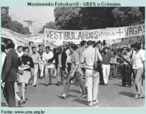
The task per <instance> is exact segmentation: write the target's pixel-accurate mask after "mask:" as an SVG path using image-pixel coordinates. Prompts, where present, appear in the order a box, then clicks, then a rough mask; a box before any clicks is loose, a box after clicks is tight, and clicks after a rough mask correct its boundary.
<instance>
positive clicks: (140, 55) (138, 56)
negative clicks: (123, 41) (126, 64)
mask: <svg viewBox="0 0 146 114" xmlns="http://www.w3.org/2000/svg"><path fill="white" fill-rule="evenodd" d="M143 61H145V54H144V51H143V50H139V51H138V52H136V53H135V54H134V56H133V60H132V65H133V69H139V68H143V63H142V62H143Z"/></svg>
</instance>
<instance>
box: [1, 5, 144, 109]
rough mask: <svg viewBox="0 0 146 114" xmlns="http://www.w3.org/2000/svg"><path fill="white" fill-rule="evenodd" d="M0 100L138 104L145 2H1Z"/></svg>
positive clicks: (22, 104) (12, 103) (5, 103)
mask: <svg viewBox="0 0 146 114" xmlns="http://www.w3.org/2000/svg"><path fill="white" fill-rule="evenodd" d="M0 70H1V107H8V108H9V107H12V108H29V107H36V108H40V107H45V108H50V107H51V108H52V107H61V108H62V107H63V108H69V107H71V108H74V107H75V108H78V107H80V108H105V107H106V108H107V107H108V108H116V107H118V108H123V107H124V108H125V107H126V108H134V107H136V108H144V107H145V7H142V6H140V7H139V6H134V7H133V6H129V7H128V6H127V7H122V6H121V7H43V6H42V7H28V6H25V7H9V6H1V69H0Z"/></svg>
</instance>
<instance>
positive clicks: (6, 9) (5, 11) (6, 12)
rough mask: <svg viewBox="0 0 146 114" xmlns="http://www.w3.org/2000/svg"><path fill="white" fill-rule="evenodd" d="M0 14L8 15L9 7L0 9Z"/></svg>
mask: <svg viewBox="0 0 146 114" xmlns="http://www.w3.org/2000/svg"><path fill="white" fill-rule="evenodd" d="M1 14H7V15H8V14H9V7H1Z"/></svg>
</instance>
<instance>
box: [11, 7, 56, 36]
mask: <svg viewBox="0 0 146 114" xmlns="http://www.w3.org/2000/svg"><path fill="white" fill-rule="evenodd" d="M9 15H10V16H11V18H12V20H16V21H18V22H20V23H22V24H23V25H24V26H27V24H26V23H25V22H24V20H32V21H34V23H33V31H34V34H37V33H38V32H39V31H40V30H41V29H42V27H43V25H45V24H46V23H48V22H50V21H54V7H9Z"/></svg>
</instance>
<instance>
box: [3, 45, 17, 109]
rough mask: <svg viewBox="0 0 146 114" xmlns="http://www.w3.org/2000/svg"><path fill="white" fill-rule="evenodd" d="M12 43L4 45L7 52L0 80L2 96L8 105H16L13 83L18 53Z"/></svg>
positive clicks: (15, 76)
mask: <svg viewBox="0 0 146 114" xmlns="http://www.w3.org/2000/svg"><path fill="white" fill-rule="evenodd" d="M14 47H15V45H14V43H13V42H9V43H8V44H7V46H6V48H7V50H8V53H7V56H6V59H5V63H4V66H3V70H2V76H1V79H2V82H4V83H5V86H4V91H3V93H4V97H5V99H6V101H7V104H8V106H9V107H16V103H15V90H14V83H15V81H16V79H17V70H18V64H17V63H18V55H17V53H16V52H15V50H14Z"/></svg>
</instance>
